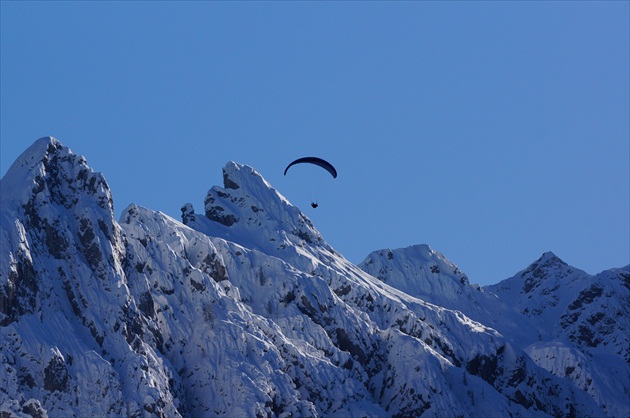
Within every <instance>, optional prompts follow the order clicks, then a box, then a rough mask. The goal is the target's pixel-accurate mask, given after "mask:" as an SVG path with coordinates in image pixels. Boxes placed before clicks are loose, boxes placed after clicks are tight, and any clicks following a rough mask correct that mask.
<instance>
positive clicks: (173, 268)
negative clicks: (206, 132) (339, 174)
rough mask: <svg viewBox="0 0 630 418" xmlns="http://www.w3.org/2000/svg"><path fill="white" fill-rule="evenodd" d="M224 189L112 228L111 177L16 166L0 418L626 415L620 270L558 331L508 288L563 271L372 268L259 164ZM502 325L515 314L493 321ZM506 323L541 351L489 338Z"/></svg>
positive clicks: (422, 264) (0, 282) (140, 213)
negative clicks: (483, 280) (470, 277)
mask: <svg viewBox="0 0 630 418" xmlns="http://www.w3.org/2000/svg"><path fill="white" fill-rule="evenodd" d="M223 179H224V182H223V183H224V187H223V188H221V187H213V188H212V189H211V190H210V191H209V192H208V195H207V197H206V199H205V207H204V211H203V214H196V213H195V210H194V208H193V206H192V205H190V204H186V205H184V206H183V207H182V221H183V223H182V222H179V221H177V220H174V219H172V218H170V217H168V216H166V215H164V214H162V213H159V212H155V211H152V210H149V209H146V208H141V207H138V206H136V205H131V206H129V207H128V208H126V209H125V210H124V211H123V213H122V215H121V218H120V220H119V221H118V222H116V221H115V219H114V211H113V203H112V198H111V192H110V190H109V187H108V185H107V183H106V181H105V179H104V177H103V176H102V175H100V174H98V173H95V172H94V171H93V170H92V169H91V168H89V167H88V166H87V164H86V161H85V159H84V158H83V157H80V156H77V155H75V154H73V153H72V152H71V151H70V150H69V149H68V148H66V147H64V146H62V145H61V144H60V143H59V142H58V141H57V140H55V139H53V138H42V139H40V140H38V141H37V142H36V143H35V144H34V145H33V146H32V147H31V148H29V149H28V150H27V151H26V152H25V153H24V154H23V155H22V156H21V157H20V158H19V159H18V160H17V161H16V162H15V164H14V165H13V166H12V167H11V169H10V170H9V171H8V172H7V174H6V175H5V177H4V178H3V179H2V183H1V189H2V198H1V202H0V203H1V213H0V216H1V218H0V220H1V226H2V234H1V235H0V244H1V252H0V261H1V267H0V358H1V359H2V361H1V362H0V369H1V372H0V413H2V414H3V416H4V415H7V416H12V415H17V416H20V415H31V416H71V415H76V416H94V415H124V416H141V415H142V416H169V417H171V416H195V417H196V416H209V417H210V416H211V417H215V416H230V417H232V416H283V417H288V416H379V417H380V416H401V417H402V416H443V415H448V416H508V415H511V416H528V417H529V416H601V415H604V414H610V415H617V414H620V415H624V414H625V415H627V414H628V411H629V409H628V408H626V409H625V410H624V409H623V406H622V405H621V403H622V402H621V400H620V399H621V398H617V402H616V403H615V399H611V398H610V397H614V396H620V395H621V394H622V392H619V391H617V392H615V391H614V389H611V387H612V386H614V385H615V384H616V383H617V380H610V379H608V380H607V378H606V375H605V372H610V371H612V367H608V366H611V365H614V366H619V367H618V370H617V374H616V375H615V376H614V377H615V378H616V379H626V381H627V379H628V363H627V351H624V349H625V350H627V343H625V342H624V341H627V340H623V338H624V337H623V330H624V329H622V330H621V331H616V330H614V329H613V328H615V327H620V326H626V328H625V330H627V318H628V314H627V310H628V298H627V289H628V271H627V269H626V270H611V271H609V272H605V273H602V275H599V276H597V277H598V278H599V279H598V280H599V281H597V283H600V282H601V283H600V284H601V285H602V286H604V287H603V288H602V289H601V291H600V290H598V289H599V287H598V286H599V285H598V286H595V287H593V283H589V284H588V285H579V286H578V285H577V284H575V286H576V287H575V289H576V290H575V291H572V292H569V294H566V293H564V292H562V291H561V290H560V289H561V288H559V289H558V290H557V292H556V296H557V298H558V302H557V304H556V306H554V307H553V309H551V310H550V311H549V315H551V314H552V313H553V315H556V316H557V318H558V321H559V322H560V323H561V324H566V326H561V327H560V328H553V329H547V328H545V327H544V325H548V324H547V323H546V322H544V321H541V322H540V323H539V322H536V321H533V322H532V321H531V318H541V315H547V313H546V312H547V310H546V309H543V307H544V306H545V305H544V304H540V303H538V300H536V303H534V302H533V301H532V302H531V303H529V304H528V303H527V301H526V300H525V299H523V298H522V297H520V296H517V295H521V293H523V289H524V287H525V286H524V285H522V286H521V287H520V288H519V289H518V290H517V289H516V288H517V287H518V286H517V284H516V281H517V280H520V282H523V283H525V282H527V281H528V279H529V278H530V276H531V277H533V278H535V279H539V278H540V277H542V276H545V277H547V278H549V277H551V279H550V280H556V276H557V274H558V272H559V271H565V270H566V268H565V267H562V268H560V270H557V269H554V268H551V267H547V266H546V264H545V263H539V265H538V268H533V269H532V271H531V272H527V273H526V272H523V273H522V274H523V275H525V276H523V278H520V279H515V278H512V279H509V280H508V281H506V282H503V283H502V284H501V286H503V287H496V288H492V289H480V288H478V287H475V286H471V285H470V284H469V283H468V281H467V279H466V278H465V275H463V273H461V272H459V271H458V270H457V269H456V267H455V266H454V265H453V264H452V263H450V262H448V260H446V259H445V258H444V257H443V256H442V255H439V254H438V253H435V252H433V251H432V250H431V249H430V248H429V247H427V246H419V247H416V248H415V249H413V251H410V252H409V253H405V254H404V259H405V260H407V261H408V262H409V263H411V264H413V268H412V269H408V270H405V269H404V263H403V264H401V265H402V266H403V268H402V269H401V267H400V266H401V265H396V264H391V265H387V264H386V263H384V262H382V260H381V258H383V257H384V259H385V260H387V259H388V254H389V253H387V252H385V253H383V256H382V257H380V256H379V257H377V258H374V259H373V261H372V262H371V263H368V262H367V261H366V262H365V263H363V265H362V267H363V268H364V269H365V270H367V271H368V272H366V271H364V270H362V269H360V268H359V267H357V266H355V265H353V264H352V263H350V262H348V261H347V260H346V259H345V258H343V257H342V256H341V255H340V254H338V253H337V252H336V251H335V250H334V249H333V248H332V247H331V246H330V245H328V244H327V243H326V241H325V240H324V238H323V237H322V236H321V234H320V233H319V232H318V231H317V230H316V229H315V227H314V225H313V224H312V223H311V221H310V220H309V219H308V218H307V217H306V216H305V215H304V214H303V213H302V212H301V211H300V210H299V209H298V208H296V207H294V206H293V205H291V204H290V203H289V202H288V201H287V200H286V199H285V198H284V197H283V196H282V195H281V194H280V193H278V192H277V191H276V190H275V189H273V187H271V185H269V184H268V183H267V182H266V181H265V180H264V179H263V177H262V176H261V175H260V174H259V173H258V172H257V171H256V170H254V169H253V168H251V167H247V166H244V165H240V164H236V163H228V164H227V165H226V167H225V168H224V169H223ZM392 254H393V256H392V258H391V259H390V261H393V260H398V258H399V256H400V257H401V259H402V255H401V254H402V253H401V254H398V253H397V252H396V251H393V252H392ZM379 263H380V264H379ZM543 264H544V265H543ZM552 264H553V263H552ZM370 265H372V266H375V265H378V266H379V271H380V269H381V268H383V269H384V270H383V274H380V275H379V274H375V273H374V272H372V273H369V271H370V270H369V268H368V267H369V266H370ZM553 265H554V266H555V264H553ZM401 270H402V271H401ZM528 270H529V269H528ZM536 271H538V273H536V274H535V272H536ZM375 276H376V277H375ZM517 276H518V275H517ZM515 277H516V276H515ZM519 277H520V276H519ZM566 277H573V276H572V275H571V274H569V275H568V276H566ZM566 277H564V278H558V279H557V280H565V279H566ZM405 278H407V279H408V280H407V281H408V282H409V283H406V282H405V281H404V279H405ZM424 280H431V281H430V282H426V283H425V282H424ZM532 280H533V279H532ZM545 280H547V279H545ZM580 280H581V279H580V278H576V279H575V280H574V281H573V282H572V283H574V282H575V283H577V282H578V281H580ZM444 281H446V283H442V282H444ZM617 281H619V282H620V283H621V285H620V286H622V288H612V290H611V288H609V287H608V283H609V282H614V283H617ZM520 282H519V283H520ZM536 283H538V282H535V283H534V282H532V283H531V286H530V285H529V284H528V285H527V287H528V288H530V291H529V292H524V293H523V294H529V293H530V292H538V291H540V292H542V291H543V289H546V288H547V287H546V285H543V284H538V285H536ZM623 283H625V285H624V284H623ZM497 286H499V285H497ZM580 286H581V287H580ZM623 286H625V287H623ZM552 287H553V286H552ZM427 289H428V290H427ZM624 289H625V292H626V293H623V292H622V291H624ZM611 292H613V293H614V292H617V295H616V296H614V295H611V294H610V293H611ZM552 293H553V292H550V293H549V294H552ZM495 295H496V296H495ZM623 295H626V296H623ZM497 296H498V297H499V298H505V300H506V303H505V304H502V303H501V302H500V301H498V302H493V303H494V304H493V305H492V306H489V305H488V306H486V304H490V302H489V301H493V300H495V301H496V300H497ZM545 296H548V295H545ZM573 296H575V297H573ZM512 297H513V298H515V299H510V298H512ZM615 297H616V298H617V299H615ZM624 297H625V299H623V298H624ZM565 299H566V307H564V303H565ZM615 301H618V302H619V304H618V305H614V303H616V302H615ZM521 302H522V303H521ZM508 305H512V306H514V307H516V308H512V307H510V308H506V306H508ZM613 305H614V306H613ZM604 306H605V307H606V308H605V310H604V312H603V316H599V315H598V314H597V312H596V309H595V307H598V308H597V309H604ZM611 306H613V307H612V308H611ZM458 307H460V308H461V307H464V309H458ZM528 307H529V310H526V309H527V308H528ZM591 307H593V309H591ZM540 309H543V310H542V311H541V313H540V314H537V315H533V312H534V311H536V312H538V311H539V310H540ZM624 309H625V310H624ZM587 311H588V312H587ZM496 312H503V313H504V315H505V317H506V318H507V319H509V321H508V320H506V321H499V320H497V319H496V318H495V320H494V322H484V320H483V319H484V318H488V317H492V315H493V314H494V313H496ZM623 315H625V317H624V316H623ZM511 320H514V321H516V322H517V323H522V324H529V323H530V322H531V324H532V325H531V327H532V329H533V328H536V330H537V332H539V333H540V338H538V335H535V336H534V339H533V340H532V341H531V342H528V344H525V343H524V341H525V342H527V338H528V336H529V337H531V336H532V335H533V334H535V332H532V333H529V334H527V333H526V334H527V335H518V336H517V337H514V336H512V335H509V330H510V327H509V326H506V327H505V329H501V328H500V327H499V326H496V324H499V325H500V324H502V323H505V322H510V321H511ZM610 321H616V322H614V324H613V323H612V322H610ZM624 321H626V322H624ZM624 324H625V325H624ZM587 325H588V326H590V327H589V330H591V332H592V335H591V333H589V332H588V331H584V330H583V327H585V326H587ZM581 327H582V328H581ZM626 335H627V333H626ZM543 343H544V344H545V345H544V346H541V345H540V344H543ZM537 344H538V345H537ZM624 344H625V345H624ZM554 350H555V351H554ZM567 350H568V351H567ZM598 350H599V351H598ZM541 353H546V354H545V355H541ZM550 353H552V354H553V355H555V356H556V357H555V358H561V361H560V360H558V361H551V360H549V358H550V357H549V355H550ZM567 353H568V354H567ZM591 355H593V356H595V355H598V356H599V355H601V356H602V360H601V361H600V362H599V363H594V362H592V361H591V362H589V360H590V359H591V357H589V356H591ZM606 359H609V361H606ZM611 359H612V360H611ZM617 359H619V361H620V362H621V363H616V361H617ZM600 366H601V368H600ZM607 367H608V368H607ZM602 370H603V372H602ZM578 376H579V377H578ZM589 379H590V382H589ZM607 385H608V386H607ZM622 386H623V385H622ZM624 387H626V386H624Z"/></svg>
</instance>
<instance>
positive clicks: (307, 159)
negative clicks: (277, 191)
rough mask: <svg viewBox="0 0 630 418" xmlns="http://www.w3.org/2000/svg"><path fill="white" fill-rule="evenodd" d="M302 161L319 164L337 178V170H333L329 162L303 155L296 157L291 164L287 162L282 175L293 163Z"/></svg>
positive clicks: (285, 173)
mask: <svg viewBox="0 0 630 418" xmlns="http://www.w3.org/2000/svg"><path fill="white" fill-rule="evenodd" d="M302 163H309V164H315V165H318V166H320V167H321V168H323V169H325V170H326V171H328V172H329V173H330V174H331V175H332V176H333V178H337V170H335V167H333V165H332V164H331V163H329V162H328V161H326V160H322V159H321V158H317V157H303V158H298V159H297V160H295V161H293V162H292V163H291V164H289V165H288V166H287V168H285V169H284V175H285V176H286V175H287V171H289V168H290V167H291V166H292V165H295V164H302Z"/></svg>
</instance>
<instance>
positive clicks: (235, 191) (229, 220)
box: [182, 161, 334, 254]
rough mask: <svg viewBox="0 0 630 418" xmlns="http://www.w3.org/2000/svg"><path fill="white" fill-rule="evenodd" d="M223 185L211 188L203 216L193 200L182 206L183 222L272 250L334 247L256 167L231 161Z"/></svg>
mask: <svg viewBox="0 0 630 418" xmlns="http://www.w3.org/2000/svg"><path fill="white" fill-rule="evenodd" d="M223 185H224V187H219V186H214V187H212V188H211V189H210V190H209V191H208V193H207V195H206V197H205V199H204V203H205V206H204V211H205V212H204V215H198V214H196V213H195V211H194V208H193V206H192V205H191V204H186V205H184V206H183V207H182V221H183V222H184V224H186V225H188V226H191V227H193V228H194V229H198V230H200V231H203V232H204V233H207V234H208V235H212V236H219V237H223V238H225V239H228V240H231V241H234V242H237V243H239V244H241V245H244V246H248V247H252V246H253V247H254V248H256V249H258V250H260V251H263V252H265V253H268V254H274V253H276V252H278V251H283V250H286V249H289V250H292V249H295V248H296V247H297V248H301V249H303V250H304V251H310V252H314V251H315V252H316V251H319V250H323V251H326V252H334V250H333V249H332V247H331V246H330V245H329V244H328V243H327V242H326V241H325V240H324V238H323V237H322V235H321V234H320V233H319V231H317V229H316V228H315V226H314V225H313V223H312V222H311V220H310V219H309V218H308V217H307V216H306V215H305V214H304V213H303V212H302V211H301V210H300V209H299V208H297V207H296V206H293V205H292V204H291V203H290V202H289V201H288V200H287V199H286V198H285V197H284V196H282V194H280V192H278V191H277V190H276V189H274V188H273V187H272V186H271V185H270V184H269V183H268V182H267V181H266V180H265V179H264V178H263V177H262V176H261V175H260V173H259V172H258V171H256V170H255V169H254V168H252V167H249V166H247V165H243V164H238V163H235V162H232V161H230V162H228V163H227V164H226V166H225V167H224V168H223Z"/></svg>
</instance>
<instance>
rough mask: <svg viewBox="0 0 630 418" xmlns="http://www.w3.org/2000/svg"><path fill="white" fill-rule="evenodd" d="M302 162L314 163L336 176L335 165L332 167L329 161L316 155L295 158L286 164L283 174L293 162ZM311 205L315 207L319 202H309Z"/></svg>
mask: <svg viewBox="0 0 630 418" xmlns="http://www.w3.org/2000/svg"><path fill="white" fill-rule="evenodd" d="M303 163H308V164H315V165H317V166H320V167H321V168H323V169H324V170H326V171H328V172H329V173H330V175H331V176H333V178H337V170H336V169H335V167H333V165H332V164H331V163H329V162H328V161H326V160H323V159H321V158H317V157H303V158H298V159H297V160H295V161H293V162H292V163H290V164H289V165H288V166H287V168H285V169H284V175H285V176H286V175H287V171H289V168H291V166H293V165H295V164H303ZM311 206H312V207H313V209H315V208H316V207H317V206H319V204H317V202H311Z"/></svg>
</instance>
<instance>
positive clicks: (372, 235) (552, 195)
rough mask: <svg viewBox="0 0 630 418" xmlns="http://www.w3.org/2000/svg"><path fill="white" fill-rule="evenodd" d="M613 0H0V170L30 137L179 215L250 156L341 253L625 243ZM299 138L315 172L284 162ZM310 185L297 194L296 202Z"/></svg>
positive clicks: (512, 269)
mask: <svg viewBox="0 0 630 418" xmlns="http://www.w3.org/2000/svg"><path fill="white" fill-rule="evenodd" d="M628 8H629V3H628V2H626V1H616V2H601V1H597V2H586V1H580V2H396V3H391V2H344V3H338V2H290V3H288V2H270V3H267V2H235V3H233V2H187V3H181V2H177V3H175V2H173V3H171V2H155V3H152V2H52V1H46V2H9V1H2V2H1V19H2V22H1V23H2V25H1V37H0V39H1V51H2V57H1V58H2V60H1V81H2V85H1V131H0V133H1V172H2V175H4V173H5V172H6V171H7V169H8V168H9V166H10V164H11V163H12V162H13V161H14V160H15V158H17V156H18V155H19V154H20V153H21V152H22V151H24V150H25V149H26V148H27V147H28V146H29V145H31V144H32V143H33V142H34V141H35V140H36V139H37V138H39V137H42V136H46V135H52V136H55V137H56V138H58V139H59V140H60V141H61V142H62V143H63V144H64V145H67V146H69V147H70V148H71V149H72V150H73V151H74V152H76V153H77V154H81V155H84V156H86V158H87V160H88V163H89V164H90V165H91V166H92V167H93V168H94V169H95V170H97V171H101V172H103V173H104V174H105V177H106V178H107V180H108V182H109V184H110V186H111V188H112V193H113V196H114V202H115V209H116V212H117V216H118V215H119V214H120V212H121V211H122V210H123V209H124V208H125V207H126V206H127V205H128V204H130V203H137V204H139V205H142V206H145V207H148V208H151V209H154V210H159V211H162V212H165V213H167V214H169V215H171V216H173V217H175V218H176V219H179V218H180V210H179V209H180V207H181V206H182V205H183V204H184V203H187V202H190V203H192V204H193V205H194V207H195V209H196V211H197V212H203V199H204V197H205V194H206V191H207V190H208V189H209V188H210V187H212V186H213V185H221V184H222V176H221V168H222V167H223V166H224V165H225V163H226V162H228V161H230V160H233V161H236V162H239V163H243V164H248V165H251V166H253V167H255V168H256V169H257V170H258V171H260V172H261V173H262V175H263V176H264V177H265V178H266V179H267V180H268V181H269V182H270V183H271V184H272V185H273V186H274V187H275V188H276V189H278V190H279V191H280V192H281V193H282V194H283V195H285V196H286V197H287V198H288V199H289V200H290V201H291V202H293V203H294V204H296V205H298V206H300V207H301V208H302V209H303V210H304V212H305V213H306V214H307V215H308V216H309V217H310V218H311V219H312V220H313V222H314V224H315V226H316V227H317V228H318V229H319V230H320V231H321V232H322V234H323V235H324V237H325V238H326V240H327V241H328V242H329V243H330V244H331V245H332V246H333V247H335V248H336V249H337V250H338V251H340V252H341V253H343V254H344V255H345V256H346V258H348V259H350V260H351V261H354V262H357V263H358V262H360V261H362V260H363V258H364V257H365V256H367V254H368V253H369V252H371V251H373V250H377V249H381V248H398V247H405V246H408V245H412V244H419V243H426V244H429V245H431V246H432V247H433V248H434V249H436V250H438V251H440V252H442V253H444V254H445V255H446V256H447V257H448V258H449V259H450V260H451V261H453V262H455V263H456V264H457V265H458V266H459V267H460V268H461V269H462V270H463V271H464V272H466V273H467V274H468V276H469V277H470V279H471V281H473V282H477V283H481V284H490V283H495V282H498V281H499V280H501V279H504V278H507V277H509V276H511V275H513V274H515V273H516V272H517V271H518V270H520V269H522V268H524V267H526V266H527V265H528V264H529V263H530V262H532V261H534V260H535V259H536V258H538V257H539V256H540V255H541V254H542V253H543V252H545V251H549V250H550V251H553V252H555V253H556V254H557V255H558V256H559V257H561V258H562V259H564V260H565V261H566V262H568V263H569V264H572V265H574V266H576V267H578V268H581V269H584V270H586V271H587V272H589V273H597V272H599V271H601V270H604V269H607V268H611V267H621V266H623V265H626V264H628V263H630V260H629V258H630V255H629V253H630V244H629V240H630V237H629V236H630V226H629V222H630V219H629V218H630V208H629V200H630V184H629V182H630V168H629V164H630V128H629V114H630V110H629V103H630V99H629V94H630V93H629V92H630V87H629V72H630V70H629V62H630V58H629V38H630V35H629V29H628V22H629V19H630V17H629V10H628ZM307 155H315V156H320V157H323V158H326V159H328V160H330V161H331V162H332V163H333V164H335V165H336V167H337V169H338V171H339V177H338V178H337V179H336V180H334V181H332V180H331V179H329V178H328V177H326V176H320V173H315V172H309V170H306V169H304V170H295V171H294V175H293V176H287V177H283V175H282V172H283V169H284V167H285V165H286V163H288V162H289V161H291V160H292V159H294V158H297V157H302V156H307ZM311 199H317V200H318V201H319V203H320V206H319V208H317V209H315V210H313V209H311V208H310V206H309V203H310V201H311Z"/></svg>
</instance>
